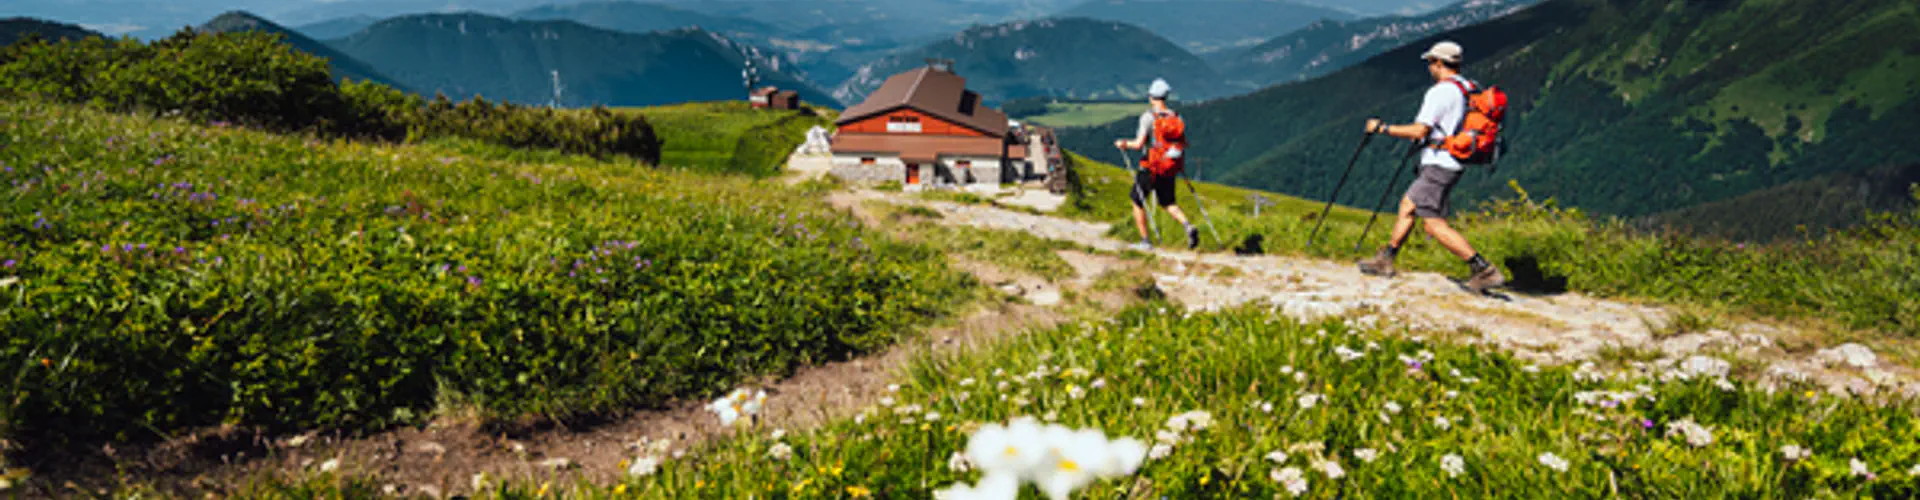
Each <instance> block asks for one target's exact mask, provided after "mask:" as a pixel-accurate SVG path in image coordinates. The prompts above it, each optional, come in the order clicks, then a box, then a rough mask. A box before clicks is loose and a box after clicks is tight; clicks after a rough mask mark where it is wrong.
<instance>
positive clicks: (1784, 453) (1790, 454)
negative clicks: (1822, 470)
mask: <svg viewBox="0 0 1920 500" xmlns="http://www.w3.org/2000/svg"><path fill="white" fill-rule="evenodd" d="M1780 456H1781V457H1782V458H1785V459H1787V461H1788V462H1798V461H1801V460H1806V459H1808V458H1812V457H1813V450H1811V449H1807V448H1801V447H1800V445H1797V444H1790V445H1786V446H1782V447H1780Z"/></svg>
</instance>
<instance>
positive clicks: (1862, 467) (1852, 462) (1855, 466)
mask: <svg viewBox="0 0 1920 500" xmlns="http://www.w3.org/2000/svg"><path fill="white" fill-rule="evenodd" d="M1847 468H1848V469H1851V470H1852V474H1853V477H1864V478H1867V480H1868V481H1872V480H1873V479H1874V474H1873V471H1872V470H1870V469H1867V463H1866V462H1862V461H1860V459H1858V458H1851V459H1847Z"/></svg>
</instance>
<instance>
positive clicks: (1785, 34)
mask: <svg viewBox="0 0 1920 500" xmlns="http://www.w3.org/2000/svg"><path fill="white" fill-rule="evenodd" d="M1916 30H1920V6H1916V5H1915V4H1914V3H1913V2H1911V1H1905V0H1859V1H1851V2H1845V3H1822V2H1773V1H1762V0H1747V1H1734V0H1729V1H1720V2H1685V3H1675V2H1669V1H1664V0H1551V1H1548V2H1544V3H1541V4H1539V5H1536V6H1534V7H1532V8H1529V9H1525V10H1521V11H1519V12H1516V13H1514V14H1512V15H1509V16H1506V17H1502V18H1499V19H1495V20H1492V21H1488V22H1485V23H1482V24H1478V25H1474V26H1470V27H1466V28H1462V29H1458V30H1454V31H1450V32H1447V33H1444V34H1441V35H1437V36H1432V37H1428V38H1426V39H1421V40H1417V41H1415V42H1412V43H1411V44H1409V45H1406V46H1403V47H1401V48H1398V49H1394V50H1391V51H1387V52H1385V53H1383V54H1381V55H1380V56H1377V57H1374V58H1372V59H1369V60H1367V61H1366V62H1364V63H1362V64H1359V65H1357V66H1353V67H1350V68H1347V69H1345V70H1342V71H1338V72H1335V73H1332V74H1330V75H1328V76H1326V77H1323V78H1319V79H1315V80H1310V81H1306V82H1300V83H1293V84H1287V85H1279V86H1275V87H1271V88H1268V89H1266V90H1262V91H1259V92H1255V93H1252V94H1248V95H1245V96H1240V97H1235V98H1230V99H1222V100H1219V101H1214V102H1208V103H1204V104H1201V105H1198V106H1192V107H1188V108H1186V109H1183V110H1182V114H1183V116H1184V117H1185V118H1186V120H1187V124H1188V127H1189V128H1188V130H1189V137H1192V138H1193V139H1192V140H1193V141H1194V148H1193V151H1194V157H1196V158H1204V159H1206V160H1207V163H1206V164H1207V165H1210V166H1209V167H1208V170H1210V172H1209V177H1210V178H1214V179H1219V180H1225V181H1227V182H1230V183H1235V184H1239V185H1244V186H1251V187H1259V188H1265V189H1272V190H1277V191H1281V192H1286V193H1289V194H1297V195H1302V196H1309V197H1315V198H1322V199H1324V197H1325V196H1326V195H1327V192H1328V191H1329V190H1331V189H1332V187H1333V185H1334V182H1335V180H1336V179H1338V178H1339V176H1340V172H1341V169H1342V167H1344V164H1345V162H1346V160H1347V157H1348V155H1350V154H1351V153H1352V150H1353V148H1354V144H1355V143H1356V142H1358V141H1359V139H1360V136H1361V131H1360V124H1361V123H1362V121H1363V120H1364V119H1365V118H1366V117H1368V116H1384V117H1389V118H1392V119H1393V120H1395V121H1403V122H1404V121H1408V120H1409V119H1410V118H1411V117H1412V115H1413V114H1414V112H1415V111H1416V109H1417V108H1418V107H1419V104H1420V102H1419V101H1420V96H1421V94H1422V93H1423V92H1424V90H1425V89H1427V88H1428V87H1429V86H1432V85H1434V83H1433V81H1432V80H1431V78H1430V77H1429V76H1428V75H1427V72H1426V71H1425V69H1424V66H1423V64H1422V63H1421V62H1420V61H1419V55H1420V54H1421V52H1422V51H1423V50H1425V49H1426V48H1427V46H1429V45H1431V44H1432V43H1433V42H1436V41H1439V40H1441V39H1449V40H1455V41H1458V42H1460V43H1462V44H1463V45H1464V46H1465V47H1466V50H1467V57H1468V61H1469V62H1468V65H1467V67H1466V73H1467V75H1468V76H1470V77H1473V78H1476V79H1477V80H1479V81H1481V82H1483V83H1485V84H1497V85H1500V86H1502V87H1503V88H1505V89H1506V90H1507V92H1508V93H1509V95H1510V96H1511V98H1512V105H1511V108H1510V111H1509V117H1508V118H1507V124H1506V128H1505V131H1504V132H1503V136H1504V137H1506V138H1507V140H1508V141H1509V143H1510V144H1511V153H1510V154H1509V155H1508V156H1507V157H1506V158H1505V159H1504V160H1503V161H1502V162H1501V165H1500V166H1499V169H1498V170H1497V171H1494V172H1491V173H1489V172H1488V171H1486V170H1479V171H1475V172H1472V173H1469V174H1468V175H1467V177H1466V178H1465V180H1463V181H1462V184H1461V185H1460V186H1459V189H1458V190H1457V192H1456V194H1455V197H1456V204H1457V205H1459V206H1471V205H1472V203H1473V201H1474V200H1478V199H1484V198H1486V197H1489V196H1494V195H1500V194H1504V193H1507V192H1508V188H1507V183H1508V181H1509V180H1512V181H1515V182H1517V183H1518V184H1519V185H1521V186H1523V187H1524V188H1525V189H1527V190H1528V191H1530V192H1532V193H1533V195H1534V196H1535V197H1536V198H1546V197H1553V198H1555V199H1557V200H1559V201H1560V202H1561V203H1563V204H1565V205H1570V206H1576V207H1580V208H1583V209H1587V210H1590V211H1595V212H1600V213H1608V214H1617V215H1623V216H1640V215H1646V214H1654V213H1660V212H1666V211H1671V210H1676V209H1681V208H1685V207H1691V206H1697V205H1701V204H1704V203H1711V202H1716V201H1721V200H1727V199H1731V198H1735V197H1738V196H1741V195H1745V194H1748V193H1752V192H1756V191H1760V190H1765V189H1768V188H1772V187H1776V186H1781V185H1784V184H1788V183H1792V182H1796V181H1801V180H1806V179H1811V178H1815V177H1818V176H1821V175H1827V174H1834V173H1846V172H1861V171H1865V170H1868V169H1872V168H1876V167H1881V166H1885V165H1896V164H1907V163H1913V162H1915V161H1916V160H1917V159H1920V142H1916V141H1912V140H1908V139H1907V138H1908V137H1911V136H1912V135H1914V134H1915V133H1916V132H1920V124H1915V123H1913V122H1912V120H1911V119H1910V117H1912V116H1920V37H1916V36H1914V35H1913V33H1914V32H1915V31H1916ZM1127 127H1128V126H1127V125H1125V124H1119V123H1116V124H1113V125H1108V126H1106V127H1103V128H1095V129H1087V130H1077V131H1066V132H1063V135H1062V141H1063V143H1064V144H1065V145H1066V146H1067V147H1069V148H1079V149H1082V150H1085V151H1104V150H1105V149H1106V148H1110V147H1111V144H1110V141H1111V140H1112V138H1113V137H1116V136H1119V135H1123V133H1124V132H1122V130H1123V129H1125V128H1127ZM1377 142H1378V141H1376V143H1377ZM1394 149H1396V148H1395V147H1391V146H1385V145H1378V146H1375V147H1374V148H1373V151H1374V152H1373V153H1372V154H1370V155H1368V156H1366V157H1364V158H1363V161H1364V162H1365V163H1364V164H1363V165H1364V166H1363V167H1361V170H1359V172H1357V173H1356V174H1355V179H1356V181H1355V182H1353V183H1351V184H1349V185H1348V187H1347V190H1346V191H1344V192H1343V194H1342V195H1341V197H1340V198H1339V199H1338V200H1337V201H1339V202H1342V203H1347V204H1352V205H1358V206H1369V205H1371V204H1372V203H1373V201H1374V199H1373V198H1374V197H1375V196H1378V193H1379V192H1380V191H1381V190H1383V189H1385V187H1386V186H1385V185H1384V184H1385V183H1386V180H1387V179H1388V177H1389V174H1390V172H1389V171H1388V170H1389V168H1390V165H1391V163H1392V162H1393V160H1394V158H1395V157H1396V156H1397V155H1395V151H1393V150H1394ZM1403 179H1404V178H1403Z"/></svg>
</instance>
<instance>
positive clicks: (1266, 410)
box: [1260, 401, 1273, 413]
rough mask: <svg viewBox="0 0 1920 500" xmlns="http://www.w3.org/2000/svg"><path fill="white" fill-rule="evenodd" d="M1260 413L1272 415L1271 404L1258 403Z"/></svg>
mask: <svg viewBox="0 0 1920 500" xmlns="http://www.w3.org/2000/svg"><path fill="white" fill-rule="evenodd" d="M1260 413H1273V403H1269V402H1266V401H1261V402H1260Z"/></svg>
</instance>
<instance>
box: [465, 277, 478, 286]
mask: <svg viewBox="0 0 1920 500" xmlns="http://www.w3.org/2000/svg"><path fill="white" fill-rule="evenodd" d="M467 285H469V286H480V277H479V276H468V277H467Z"/></svg>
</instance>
